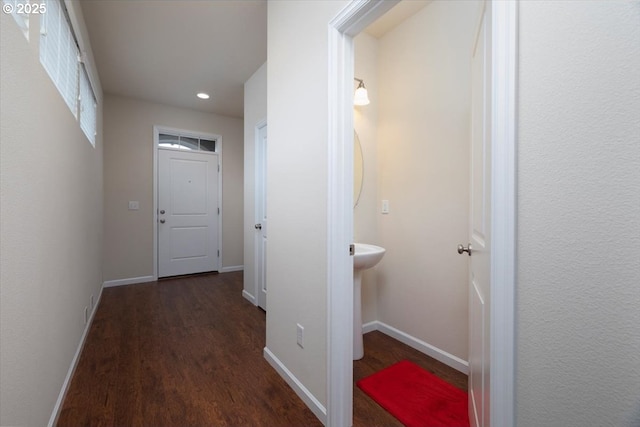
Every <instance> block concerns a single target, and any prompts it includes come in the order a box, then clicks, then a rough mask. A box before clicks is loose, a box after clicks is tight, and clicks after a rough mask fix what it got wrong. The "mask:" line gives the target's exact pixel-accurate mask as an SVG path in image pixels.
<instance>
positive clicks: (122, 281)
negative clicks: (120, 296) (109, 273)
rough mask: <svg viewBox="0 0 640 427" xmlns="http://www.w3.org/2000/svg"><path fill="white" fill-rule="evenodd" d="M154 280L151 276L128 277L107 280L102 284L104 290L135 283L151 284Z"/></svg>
mask: <svg viewBox="0 0 640 427" xmlns="http://www.w3.org/2000/svg"><path fill="white" fill-rule="evenodd" d="M154 280H156V279H155V278H154V277H153V276H140V277H130V278H128V279H118V280H107V281H106V282H104V283H103V284H102V286H103V287H104V288H110V287H112V286H124V285H135V284H137V283H146V282H153V281H154Z"/></svg>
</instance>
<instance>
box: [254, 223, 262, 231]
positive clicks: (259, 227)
mask: <svg viewBox="0 0 640 427" xmlns="http://www.w3.org/2000/svg"><path fill="white" fill-rule="evenodd" d="M254 227H255V229H256V230H262V224H256V225H254Z"/></svg>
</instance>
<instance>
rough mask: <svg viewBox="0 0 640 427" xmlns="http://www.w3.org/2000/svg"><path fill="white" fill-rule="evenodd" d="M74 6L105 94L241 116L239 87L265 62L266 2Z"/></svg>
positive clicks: (155, 0) (91, 1) (103, 1)
mask: <svg viewBox="0 0 640 427" xmlns="http://www.w3.org/2000/svg"><path fill="white" fill-rule="evenodd" d="M81 5H82V12H83V15H84V19H85V22H86V24H87V29H88V31H89V37H90V39H91V47H92V50H93V54H94V57H95V62H96V66H97V68H98V74H99V76H100V83H101V85H102V88H103V90H104V92H105V93H110V94H117V95H124V96H129V97H133V98H139V99H143V100H147V101H152V102H158V103H161V104H167V105H172V106H177V107H183V108H191V109H195V110H200V111H205V112H209V113H216V114H221V115H226V116H232V117H242V116H243V114H244V111H243V110H244V106H243V103H244V82H245V81H247V80H248V79H249V77H251V75H252V74H253V73H254V72H255V71H256V70H257V69H258V68H259V67H260V65H262V64H263V63H264V62H265V61H266V60H267V1H266V0H243V1H223V0H216V1H211V0H209V1H190V0H181V1H168V0H135V1H133V0H129V1H113V0H83V1H82V2H81ZM198 92H207V93H209V94H210V95H211V98H210V99H209V100H201V99H198V98H197V97H196V93H198Z"/></svg>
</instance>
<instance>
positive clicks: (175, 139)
mask: <svg viewBox="0 0 640 427" xmlns="http://www.w3.org/2000/svg"><path fill="white" fill-rule="evenodd" d="M158 147H160V148H173V149H178V150H189V151H209V152H213V153H215V152H217V148H218V141H217V140H215V139H202V138H195V137H191V136H183V135H172V134H168V133H161V134H159V135H158Z"/></svg>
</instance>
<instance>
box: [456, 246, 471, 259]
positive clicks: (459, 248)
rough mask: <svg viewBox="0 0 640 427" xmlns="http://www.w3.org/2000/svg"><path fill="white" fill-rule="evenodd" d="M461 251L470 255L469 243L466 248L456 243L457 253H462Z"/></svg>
mask: <svg viewBox="0 0 640 427" xmlns="http://www.w3.org/2000/svg"><path fill="white" fill-rule="evenodd" d="M463 252H467V253H468V254H469V256H471V243H469V246H467V247H466V248H465V247H464V246H462V245H458V253H459V254H462V253H463Z"/></svg>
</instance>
